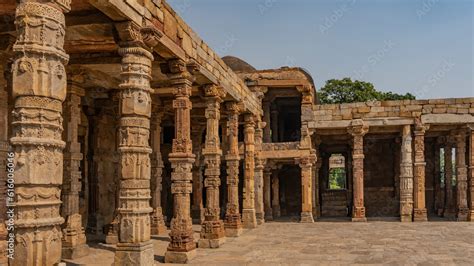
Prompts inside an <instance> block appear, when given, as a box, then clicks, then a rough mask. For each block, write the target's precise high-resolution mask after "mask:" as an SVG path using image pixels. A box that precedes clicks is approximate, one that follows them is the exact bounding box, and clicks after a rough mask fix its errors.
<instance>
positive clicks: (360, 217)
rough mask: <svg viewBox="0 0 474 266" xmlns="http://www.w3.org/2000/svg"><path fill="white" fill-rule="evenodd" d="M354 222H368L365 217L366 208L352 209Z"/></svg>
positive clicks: (354, 207)
mask: <svg viewBox="0 0 474 266" xmlns="http://www.w3.org/2000/svg"><path fill="white" fill-rule="evenodd" d="M352 221H353V222H367V218H366V217H365V207H356V206H353V207H352Z"/></svg>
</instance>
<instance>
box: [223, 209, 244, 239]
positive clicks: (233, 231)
mask: <svg viewBox="0 0 474 266" xmlns="http://www.w3.org/2000/svg"><path fill="white" fill-rule="evenodd" d="M224 231H225V236H226V237H238V236H240V235H241V234H242V231H243V230H242V222H241V221H240V214H239V213H227V214H226V216H225V221H224Z"/></svg>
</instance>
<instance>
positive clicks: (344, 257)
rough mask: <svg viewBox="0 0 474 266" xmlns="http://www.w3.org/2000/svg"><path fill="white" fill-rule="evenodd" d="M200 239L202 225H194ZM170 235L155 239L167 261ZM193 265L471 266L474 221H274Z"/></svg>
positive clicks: (104, 260)
mask: <svg viewBox="0 0 474 266" xmlns="http://www.w3.org/2000/svg"><path fill="white" fill-rule="evenodd" d="M195 229H196V238H198V237H199V234H198V233H197V232H199V227H198V226H196V228H195ZM167 241H168V239H167V237H166V236H162V237H161V236H160V237H157V238H154V244H155V259H156V261H157V264H158V263H160V262H163V256H164V253H165V251H166V246H167ZM91 253H92V254H91V255H90V256H89V257H87V258H83V259H80V260H76V261H74V264H70V265H110V264H111V263H112V262H113V247H106V246H95V247H94V248H93V249H92V252H91ZM191 264H195V265H290V264H291V265H310V264H311V265H315V264H317V265H346V264H391V265H473V264H474V223H467V222H427V223H400V222H395V221H394V222H391V221H380V222H377V221H374V222H368V223H351V222H330V221H327V222H317V223H314V224H300V223H294V222H270V223H266V224H264V225H262V226H260V227H258V228H257V229H254V230H251V231H245V232H244V234H243V235H242V236H241V237H239V238H234V239H227V242H226V243H225V244H224V245H223V246H222V247H221V248H219V249H212V250H211V249H198V250H197V256H196V258H195V259H193V260H192V261H191Z"/></svg>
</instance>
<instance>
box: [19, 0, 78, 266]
mask: <svg viewBox="0 0 474 266" xmlns="http://www.w3.org/2000/svg"><path fill="white" fill-rule="evenodd" d="M69 10H70V1H41V2H40V1H39V2H33V1H19V4H18V5H17V7H16V16H15V24H16V25H17V40H16V42H15V44H14V46H13V51H14V53H15V56H14V58H13V64H12V100H13V102H14V109H13V113H12V121H11V126H12V135H11V138H10V144H11V145H12V149H13V152H14V155H15V164H16V165H15V183H16V187H15V193H16V197H15V204H16V209H15V212H16V213H15V242H16V243H15V259H14V260H11V261H10V264H11V265H21V266H33V265H35V266H41V265H45V266H46V265H53V264H56V263H59V262H60V260H61V249H62V245H61V243H62V241H61V237H62V234H61V228H60V226H61V224H63V222H64V219H63V218H62V217H61V215H60V206H61V199H60V195H61V185H62V182H63V150H64V148H65V143H64V141H63V140H62V137H61V135H62V131H63V117H62V103H63V101H64V100H65V99H66V91H67V90H66V86H67V78H66V71H65V67H64V66H65V65H66V64H67V62H68V60H69V57H68V55H67V54H66V52H65V51H64V49H63V45H64V36H65V33H66V27H65V17H64V14H63V13H64V12H68V11H69Z"/></svg>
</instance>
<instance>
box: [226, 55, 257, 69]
mask: <svg viewBox="0 0 474 266" xmlns="http://www.w3.org/2000/svg"><path fill="white" fill-rule="evenodd" d="M222 61H224V63H226V65H227V66H228V67H230V69H232V70H233V71H236V72H253V71H257V69H255V68H254V67H253V66H251V65H250V64H249V63H247V62H245V61H244V60H242V59H240V58H237V57H235V56H224V57H222Z"/></svg>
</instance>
